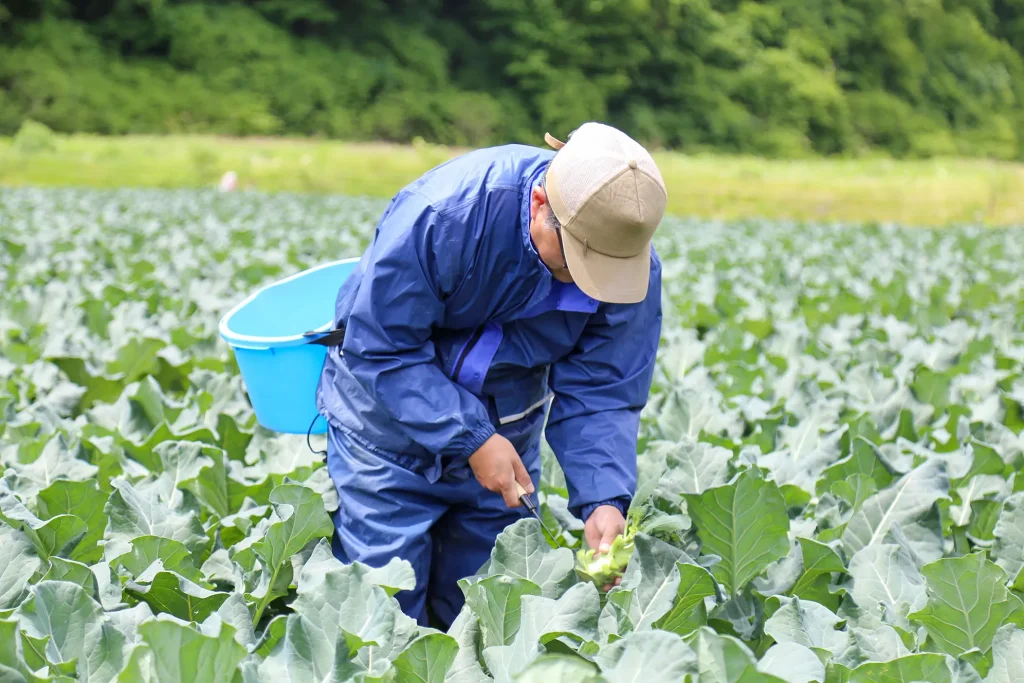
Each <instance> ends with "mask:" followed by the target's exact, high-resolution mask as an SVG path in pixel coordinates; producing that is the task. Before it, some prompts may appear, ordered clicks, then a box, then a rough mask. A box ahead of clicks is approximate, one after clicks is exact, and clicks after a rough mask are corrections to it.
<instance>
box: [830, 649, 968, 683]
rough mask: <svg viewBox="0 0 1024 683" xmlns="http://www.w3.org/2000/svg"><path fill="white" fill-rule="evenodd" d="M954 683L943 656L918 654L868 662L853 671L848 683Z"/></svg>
mask: <svg viewBox="0 0 1024 683" xmlns="http://www.w3.org/2000/svg"><path fill="white" fill-rule="evenodd" d="M918 681H927V682H928V683H954V679H953V673H952V671H951V670H950V666H949V664H948V663H947V661H946V658H945V657H944V656H943V655H939V654H920V655H908V656H906V657H900V658H899V659H895V660H893V661H891V662H868V663H867V664H861V665H860V666H858V667H857V668H856V669H854V670H853V674H852V675H851V676H850V683H916V682H918Z"/></svg>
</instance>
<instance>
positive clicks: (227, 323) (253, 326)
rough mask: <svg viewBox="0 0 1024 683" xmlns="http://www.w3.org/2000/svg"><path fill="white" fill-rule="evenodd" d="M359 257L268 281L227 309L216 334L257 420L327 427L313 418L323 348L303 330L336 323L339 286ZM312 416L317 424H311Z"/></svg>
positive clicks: (298, 427)
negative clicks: (230, 355) (238, 374)
mask: <svg viewBox="0 0 1024 683" xmlns="http://www.w3.org/2000/svg"><path fill="white" fill-rule="evenodd" d="M358 263H359V259H358V258H353V259H345V260H342V261H335V262H333V263H325V264H323V265H321V266H317V267H315V268H310V269H309V270H305V271H303V272H301V273H296V274H295V275H292V276H291V277H288V278H285V279H283V280H280V281H279V282H275V283H273V284H271V285H267V286H266V287H264V288H263V289H260V290H259V291H257V292H255V293H254V294H252V295H251V296H249V297H248V298H247V299H246V300H245V301H243V302H242V303H240V304H238V305H237V306H235V307H234V308H233V309H231V310H230V311H229V312H228V313H227V315H225V316H224V317H223V318H222V319H221V321H220V335H221V337H223V338H224V341H226V342H227V343H228V344H229V345H230V346H231V349H232V351H234V354H235V359H236V360H237V361H238V368H239V370H241V372H242V380H243V381H244V382H245V388H246V391H247V393H248V394H249V402H250V403H251V404H252V408H253V411H254V412H255V413H256V420H257V421H258V422H259V423H260V424H261V425H263V426H264V427H266V428H267V429H270V430H272V431H275V432H283V433H285V434H305V433H307V431H309V430H310V425H312V430H311V431H312V433H313V434H323V433H324V432H326V431H327V424H326V421H325V420H324V419H323V418H321V419H319V420H316V417H317V409H316V387H317V384H318V383H319V380H320V371H321V370H322V369H323V364H324V358H325V357H326V355H327V348H326V347H324V346H321V345H318V344H311V343H310V337H307V336H304V335H305V333H306V332H309V331H313V330H315V331H318V332H326V331H328V330H330V329H331V327H332V323H333V321H334V302H335V299H336V298H337V296H338V288H340V287H341V285H342V284H343V283H344V282H345V279H346V278H347V277H348V276H349V275H350V274H351V273H352V271H353V270H354V269H355V267H356V265H357V264H358ZM314 420H315V422H314Z"/></svg>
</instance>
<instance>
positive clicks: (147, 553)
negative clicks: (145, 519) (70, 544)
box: [108, 536, 201, 581]
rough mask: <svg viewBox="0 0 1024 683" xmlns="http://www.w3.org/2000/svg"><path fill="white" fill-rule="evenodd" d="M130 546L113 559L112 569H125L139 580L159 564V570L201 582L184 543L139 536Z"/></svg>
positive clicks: (111, 562) (162, 538)
mask: <svg viewBox="0 0 1024 683" xmlns="http://www.w3.org/2000/svg"><path fill="white" fill-rule="evenodd" d="M111 545H113V544H111ZM128 545H129V549H128V550H126V552H124V553H123V554H121V555H117V556H116V557H113V558H111V560H110V566H111V567H114V568H115V569H123V570H124V571H126V572H127V573H128V574H129V576H131V577H133V578H135V579H139V578H140V577H142V576H143V575H145V574H146V573H147V570H150V568H151V567H152V566H153V563H155V562H158V563H159V568H163V569H168V570H170V571H174V572H177V573H178V574H181V575H182V576H184V577H186V578H188V579H191V580H192V581H200V580H201V577H200V574H199V571H198V570H197V569H196V567H195V565H194V564H193V562H192V555H191V554H190V553H189V551H188V548H186V547H185V544H184V543H181V542H179V541H175V540H172V539H169V538H164V537H163V536H138V537H136V538H133V539H132V540H131V542H130V543H129V544H128ZM108 547H110V546H108ZM157 571H159V569H157Z"/></svg>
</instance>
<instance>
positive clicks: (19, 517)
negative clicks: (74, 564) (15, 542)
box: [0, 479, 89, 559]
mask: <svg viewBox="0 0 1024 683" xmlns="http://www.w3.org/2000/svg"><path fill="white" fill-rule="evenodd" d="M0 521H3V522H7V523H8V524H10V525H11V526H13V527H14V528H15V529H20V530H21V531H22V532H24V534H25V536H26V537H28V539H29V540H30V541H32V544H33V545H34V546H35V548H36V552H37V553H38V554H39V557H41V558H44V559H49V558H50V557H51V556H54V555H55V556H58V557H67V556H69V555H70V554H71V552H72V551H73V550H74V549H75V547H76V546H77V545H78V543H79V542H80V541H81V540H82V538H83V537H84V536H85V535H86V533H88V531H89V529H88V527H87V526H86V524H85V522H83V521H82V520H81V519H79V518H78V517H75V516H74V515H58V516H56V517H52V518H50V519H47V520H42V519H39V518H38V517H36V516H35V515H34V514H32V511H31V510H29V509H28V508H27V507H25V505H24V504H22V502H21V501H20V500H19V499H18V497H17V496H16V495H15V494H14V492H12V491H11V490H10V488H8V486H7V482H6V481H5V480H3V479H0Z"/></svg>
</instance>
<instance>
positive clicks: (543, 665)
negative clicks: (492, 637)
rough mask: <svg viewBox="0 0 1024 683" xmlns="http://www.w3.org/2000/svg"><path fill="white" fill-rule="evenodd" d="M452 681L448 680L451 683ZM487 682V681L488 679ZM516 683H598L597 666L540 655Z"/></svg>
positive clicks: (577, 659) (572, 658) (565, 657)
mask: <svg viewBox="0 0 1024 683" xmlns="http://www.w3.org/2000/svg"><path fill="white" fill-rule="evenodd" d="M453 680H455V679H452V678H449V679H448V681H449V683H451V682H452V681H453ZM488 680H489V679H488ZM514 680H515V681H516V683H550V681H558V682H559V683H600V681H601V679H600V677H599V674H598V673H597V666H595V665H594V663H593V662H590V661H588V660H586V659H584V658H583V657H579V656H576V655H542V656H540V657H538V658H537V659H535V660H533V662H532V663H531V664H530V665H529V666H527V667H526V668H525V669H523V671H522V672H521V673H520V674H518V675H517V676H516V677H515V679H514Z"/></svg>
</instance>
